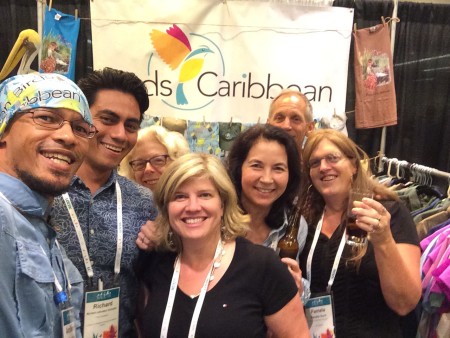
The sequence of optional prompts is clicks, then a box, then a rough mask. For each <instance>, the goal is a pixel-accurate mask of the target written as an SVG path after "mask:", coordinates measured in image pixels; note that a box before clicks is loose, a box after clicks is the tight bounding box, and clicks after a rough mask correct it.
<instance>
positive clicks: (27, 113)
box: [0, 74, 96, 338]
mask: <svg viewBox="0 0 450 338" xmlns="http://www.w3.org/2000/svg"><path fill="white" fill-rule="evenodd" d="M95 134H96V129H95V127H94V126H93V124H92V117H91V114H90V110H89V105H88V102H87V100H86V98H85V96H84V95H83V93H82V92H81V90H80V89H79V88H78V87H77V86H76V85H75V84H74V83H73V82H72V81H71V80H69V79H67V78H66V77H64V76H62V75H57V74H27V75H18V76H14V77H12V78H9V79H7V80H5V81H4V82H2V83H1V84H0V257H1V258H0V271H1V273H0V290H2V294H1V296H0V313H1V316H0V333H1V336H2V337H58V338H59V337H75V336H78V337H81V331H80V323H79V312H80V306H81V303H82V297H83V289H82V287H83V283H82V278H81V275H80V273H79V272H78V270H77V269H76V268H75V267H74V266H73V264H72V263H71V262H70V261H69V260H68V259H67V256H66V254H65V252H64V251H63V249H62V248H60V246H59V244H58V243H57V241H56V232H55V229H54V228H52V227H51V226H50V225H49V223H48V218H49V213H50V208H51V203H52V202H53V199H54V197H55V196H57V195H59V194H61V193H63V192H64V191H66V190H67V189H68V187H69V185H70V182H71V180H72V177H73V175H74V174H75V172H76V171H77V170H78V168H79V166H80V165H81V163H82V161H83V159H84V157H85V155H86V153H87V151H88V146H89V142H88V139H89V138H92V137H94V136H95Z"/></svg>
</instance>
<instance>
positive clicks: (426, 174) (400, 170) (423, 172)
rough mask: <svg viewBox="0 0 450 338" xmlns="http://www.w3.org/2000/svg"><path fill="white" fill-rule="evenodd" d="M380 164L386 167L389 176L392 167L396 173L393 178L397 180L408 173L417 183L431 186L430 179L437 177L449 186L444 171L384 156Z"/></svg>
mask: <svg viewBox="0 0 450 338" xmlns="http://www.w3.org/2000/svg"><path fill="white" fill-rule="evenodd" d="M381 163H382V164H387V165H388V169H387V173H388V175H391V173H392V170H393V169H392V165H394V166H395V167H394V169H395V172H396V175H395V176H397V177H398V178H400V177H405V172H408V173H410V174H411V175H412V177H413V178H416V180H415V181H419V183H424V184H428V185H431V183H432V180H433V178H432V177H437V178H443V179H447V181H448V183H449V184H450V173H447V172H445V171H441V170H438V169H434V168H431V167H426V166H424V165H421V164H417V163H409V162H407V161H403V160H398V159H397V158H387V157H385V156H383V157H381Z"/></svg>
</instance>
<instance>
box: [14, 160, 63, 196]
mask: <svg viewBox="0 0 450 338" xmlns="http://www.w3.org/2000/svg"><path fill="white" fill-rule="evenodd" d="M15 171H16V174H17V177H18V178H19V179H20V180H21V181H22V182H23V183H25V184H26V185H27V186H28V187H29V188H30V189H31V190H34V191H36V192H37V193H39V194H41V195H43V196H45V197H56V196H59V195H61V194H63V193H65V192H66V191H67V190H68V189H69V186H70V180H69V183H67V184H61V183H57V182H52V181H46V180H43V179H40V178H38V177H36V176H33V175H32V174H30V173H29V172H26V171H23V170H21V169H19V168H17V167H16V168H15ZM55 175H56V176H58V174H56V173H55ZM59 176H62V175H59Z"/></svg>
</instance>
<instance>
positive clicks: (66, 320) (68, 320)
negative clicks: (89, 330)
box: [61, 307, 76, 338]
mask: <svg viewBox="0 0 450 338" xmlns="http://www.w3.org/2000/svg"><path fill="white" fill-rule="evenodd" d="M61 323H62V334H63V335H62V336H63V338H75V337H76V327H75V315H74V309H73V307H70V308H67V309H64V310H62V311H61Z"/></svg>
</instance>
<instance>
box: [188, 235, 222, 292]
mask: <svg viewBox="0 0 450 338" xmlns="http://www.w3.org/2000/svg"><path fill="white" fill-rule="evenodd" d="M217 250H218V251H216V252H218V254H216V255H214V258H213V263H212V266H211V273H210V275H209V281H210V282H212V281H213V280H214V272H215V271H216V269H218V268H220V265H221V264H222V258H223V256H225V243H224V242H223V241H220V242H219V244H218V248H217ZM199 295H200V293H197V294H196V295H189V297H191V299H194V298H195V297H198V296H199Z"/></svg>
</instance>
